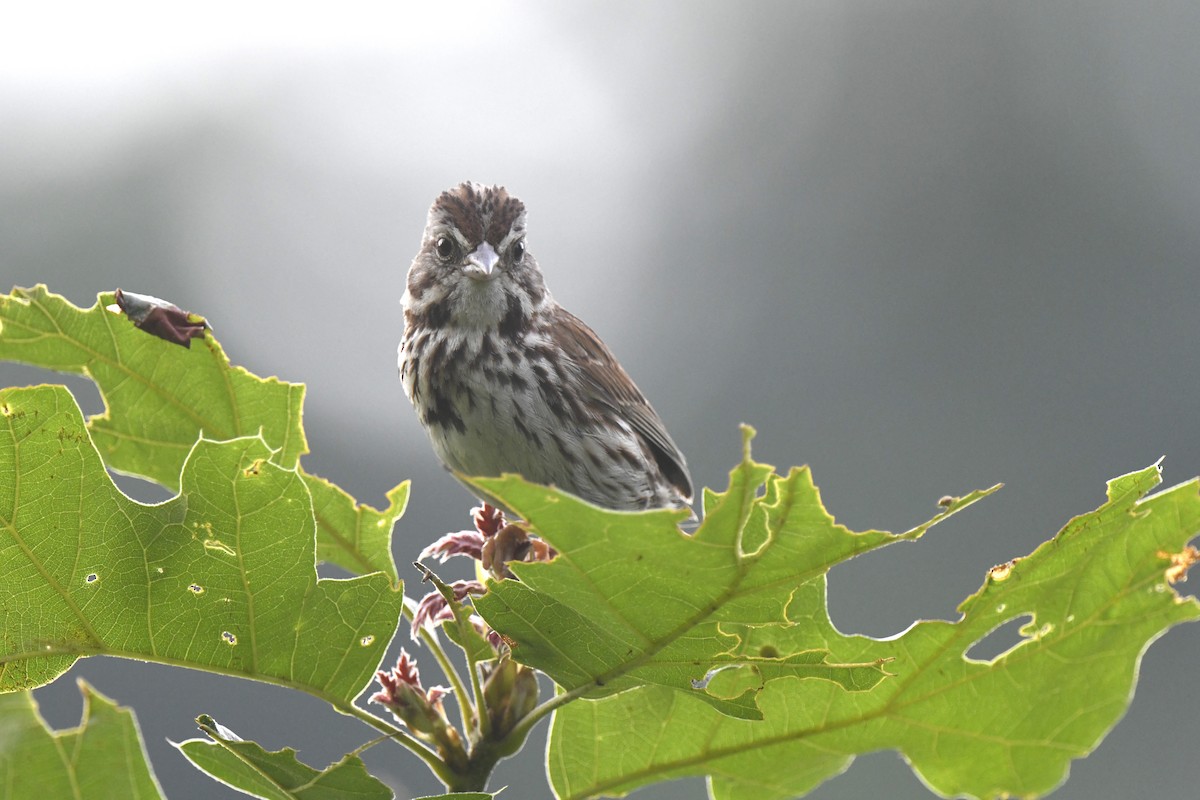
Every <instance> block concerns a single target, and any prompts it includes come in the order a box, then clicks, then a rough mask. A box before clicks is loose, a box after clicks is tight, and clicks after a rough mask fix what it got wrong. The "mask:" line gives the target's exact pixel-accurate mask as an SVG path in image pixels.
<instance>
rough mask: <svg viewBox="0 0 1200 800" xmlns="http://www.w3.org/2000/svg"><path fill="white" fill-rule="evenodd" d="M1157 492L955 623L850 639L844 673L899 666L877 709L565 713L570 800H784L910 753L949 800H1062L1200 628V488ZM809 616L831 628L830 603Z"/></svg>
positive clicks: (1025, 567)
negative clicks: (1162, 665)
mask: <svg viewBox="0 0 1200 800" xmlns="http://www.w3.org/2000/svg"><path fill="white" fill-rule="evenodd" d="M1158 482H1159V474H1158V470H1157V469H1156V468H1154V467H1151V468H1149V469H1146V470H1142V471H1140V472H1136V473H1132V474H1130V475H1127V476H1125V477H1122V478H1118V479H1116V480H1114V481H1112V482H1110V484H1109V489H1108V501H1107V502H1106V503H1105V504H1104V505H1103V506H1101V507H1100V508H1099V509H1098V510H1097V511H1095V512H1092V513H1090V514H1085V515H1083V516H1080V517H1077V518H1076V519H1074V520H1072V521H1071V522H1070V523H1069V524H1068V525H1067V526H1066V528H1064V529H1063V530H1062V532H1060V533H1059V534H1058V535H1057V536H1056V537H1055V538H1054V539H1053V540H1051V541H1049V542H1047V543H1045V544H1043V545H1042V546H1041V547H1039V548H1038V549H1037V550H1036V551H1034V552H1033V553H1032V554H1031V555H1029V556H1028V557H1026V558H1024V559H1020V560H1018V561H1016V562H1014V563H1011V564H1005V565H1001V566H999V567H995V568H993V569H992V570H991V571H990V573H989V574H988V577H987V579H986V581H985V582H984V585H983V587H982V588H981V589H980V590H979V591H978V592H977V593H976V594H974V595H972V596H971V597H969V598H967V599H966V600H965V601H963V603H962V604H961V605H960V606H959V611H960V612H961V613H962V618H961V619H960V620H958V621H957V622H945V621H926V622H918V623H916V624H915V625H913V626H912V627H911V628H909V629H908V630H907V631H906V632H905V633H904V634H902V635H901V636H899V637H896V638H894V639H889V640H886V641H878V640H875V639H870V638H867V637H861V636H855V637H846V638H845V641H843V642H842V643H841V645H840V646H839V647H838V653H839V656H840V657H842V658H845V659H846V660H858V661H870V660H872V659H882V658H886V659H889V660H888V661H887V665H886V667H887V670H888V672H889V677H888V679H886V680H884V681H882V682H880V683H879V684H878V685H876V686H874V687H872V688H871V689H869V690H867V691H860V692H848V691H845V690H844V689H843V688H842V687H839V686H836V685H834V684H832V683H830V682H827V681H814V680H803V679H800V678H798V677H782V678H779V679H777V680H771V681H768V682H767V683H766V685H765V686H764V688H763V689H762V690H761V691H760V692H759V693H758V695H757V704H758V707H759V708H760V709H761V710H762V712H763V721H762V722H746V721H743V720H738V719H734V718H731V717H728V716H723V715H721V714H719V713H716V712H715V711H714V710H713V709H712V708H711V707H710V706H709V705H707V704H705V703H703V702H699V701H698V700H697V699H695V698H694V697H689V696H687V695H686V694H685V693H681V692H677V691H676V692H673V691H666V690H664V689H663V688H661V687H658V686H652V687H643V688H640V689H636V690H633V691H630V692H626V693H624V694H621V695H618V696H616V697H611V698H606V699H603V700H600V701H596V702H589V701H585V702H579V703H574V704H571V705H570V706H568V707H565V708H563V709H561V710H560V711H559V712H558V713H557V715H556V718H555V720H554V724H553V727H552V731H551V742H550V749H549V756H548V761H549V764H550V771H551V780H552V783H553V785H554V787H555V790H556V792H557V794H558V796H559V797H560V798H573V799H575V798H590V797H599V796H613V795H618V794H622V793H624V792H627V791H629V790H631V789H633V788H635V787H637V786H641V785H644V784H647V783H651V782H655V781H661V780H666V779H669V778H676V777H682V776H687V775H708V776H709V780H710V786H711V794H712V797H714V798H716V800H751V798H753V800H776V799H777V800H783V798H790V797H796V796H798V795H801V794H803V793H805V792H807V791H808V790H810V789H811V788H812V787H814V786H816V785H817V784H819V783H820V782H822V781H824V780H826V779H827V778H829V777H831V776H833V775H836V774H838V773H840V772H841V771H843V770H845V769H846V768H847V767H848V766H849V764H850V762H851V761H852V760H853V758H854V756H855V755H856V754H859V753H868V752H872V751H876V750H881V749H895V750H899V751H900V752H901V753H902V754H903V755H904V757H905V758H906V759H907V760H908V762H909V763H910V764H911V765H912V767H913V769H914V770H915V771H916V772H917V773H918V774H919V775H920V777H921V779H922V780H923V781H924V782H925V783H926V784H927V785H928V786H929V787H931V788H932V789H933V790H934V791H935V792H937V793H938V794H940V795H942V796H946V797H951V796H955V797H957V796H967V797H980V798H983V797H987V798H990V797H999V796H1020V797H1036V796H1039V795H1042V794H1045V793H1047V792H1049V791H1051V790H1052V789H1053V788H1054V787H1056V786H1057V785H1058V784H1059V783H1061V782H1062V781H1063V780H1064V779H1065V778H1066V774H1067V770H1068V768H1069V765H1070V761H1071V760H1072V759H1075V758H1082V757H1083V756H1085V755H1087V754H1088V753H1089V752H1091V750H1092V749H1094V748H1095V747H1096V746H1097V745H1098V744H1099V742H1100V741H1101V739H1102V738H1103V737H1104V735H1105V734H1106V733H1107V732H1108V731H1109V730H1110V729H1111V728H1112V726H1113V725H1114V724H1116V722H1117V720H1118V719H1120V717H1121V715H1122V714H1123V713H1124V712H1125V709H1126V708H1127V707H1128V705H1129V702H1130V700H1131V698H1132V694H1133V691H1132V690H1133V686H1134V683H1135V681H1136V679H1137V671H1138V664H1139V662H1140V659H1141V656H1142V653H1143V652H1144V651H1145V649H1146V647H1147V646H1148V645H1149V644H1150V643H1151V642H1152V641H1154V640H1155V639H1156V638H1157V637H1158V636H1160V635H1161V634H1162V633H1163V631H1165V630H1166V629H1168V628H1170V627H1171V626H1173V625H1176V624H1178V623H1181V622H1185V621H1189V620H1194V619H1197V618H1198V617H1200V604H1198V603H1197V602H1196V599H1195V598H1193V597H1186V598H1184V597H1180V596H1179V595H1177V594H1176V592H1175V591H1174V590H1173V588H1172V583H1174V582H1175V581H1178V580H1180V579H1181V578H1183V577H1184V575H1185V574H1186V571H1187V568H1188V567H1189V566H1190V565H1191V564H1192V563H1194V562H1195V561H1197V560H1198V559H1200V552H1197V551H1196V550H1194V549H1192V548H1191V547H1189V546H1188V545H1187V542H1188V540H1189V539H1190V538H1191V537H1192V536H1194V535H1195V534H1196V532H1197V531H1198V530H1200V495H1198V487H1200V482H1198V481H1192V482H1190V483H1187V484H1183V485H1181V486H1177V487H1175V488H1174V489H1171V490H1168V491H1165V492H1162V493H1159V494H1157V495H1154V496H1152V497H1145V495H1146V493H1147V492H1149V491H1150V490H1151V489H1152V488H1153V487H1154V486H1156V485H1157V484H1158ZM756 502H757V501H756ZM775 535H778V534H775ZM843 535H845V536H853V535H854V534H843ZM677 568H678V565H677ZM819 580H820V581H821V582H822V585H823V579H819ZM795 602H796V601H793V605H794V604H795ZM803 602H804V605H803V608H804V609H806V610H807V611H806V613H808V614H809V615H810V616H811V618H812V620H813V622H812V623H810V624H812V625H815V626H816V627H820V628H823V627H824V626H825V625H826V624H827V622H828V620H827V617H826V611H825V606H824V598H823V596H821V595H820V593H819V592H814V593H812V594H810V595H809V596H808V597H807V598H805V599H804V601H803ZM792 613H793V611H792V608H791V607H789V616H790V615H791V614H792ZM1026 616H1028V617H1030V618H1032V621H1031V622H1030V623H1029V624H1027V625H1026V626H1025V627H1024V628H1022V635H1023V636H1024V637H1025V638H1024V640H1023V641H1022V642H1021V643H1020V644H1018V645H1016V646H1015V647H1013V648H1010V649H1009V650H1008V651H1007V652H1005V653H1002V654H1000V655H998V656H997V657H996V658H994V659H991V660H989V661H981V660H976V659H972V658H969V657H968V656H967V653H968V652H970V651H971V650H972V648H973V647H974V646H975V645H976V643H978V642H979V641H980V640H982V639H984V638H986V637H987V636H988V635H989V634H990V633H991V632H992V631H994V630H996V628H998V627H999V626H1001V625H1003V624H1004V623H1006V622H1007V621H1009V620H1012V619H1014V618H1021V617H1026ZM772 646H773V647H776V648H778V647H779V645H778V644H777V643H772Z"/></svg>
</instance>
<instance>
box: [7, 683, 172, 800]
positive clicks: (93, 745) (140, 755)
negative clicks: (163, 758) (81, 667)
mask: <svg viewBox="0 0 1200 800" xmlns="http://www.w3.org/2000/svg"><path fill="white" fill-rule="evenodd" d="M79 691H80V693H81V694H82V695H83V719H82V720H81V721H80V723H79V727H78V728H75V729H74V730H69V731H62V732H60V733H55V732H54V731H52V730H50V728H49V727H47V725H46V723H45V721H44V720H43V719H42V717H41V715H40V714H39V713H38V707H37V701H36V700H34V698H33V695H32V694H31V693H29V692H13V693H11V694H0V721H2V722H3V727H2V728H0V787H3V796H4V797H10V798H46V800H50V798H58V797H71V798H76V800H109V798H113V797H121V798H130V800H151V798H161V797H162V796H163V795H162V790H161V789H160V788H159V786H158V782H157V781H156V780H155V778H154V773H153V772H152V771H151V770H150V764H149V762H148V761H147V760H146V751H145V748H144V747H143V745H142V737H141V734H140V733H139V732H138V726H137V720H136V719H134V716H133V711H131V710H129V709H126V708H120V707H118V706H117V705H116V704H115V703H113V702H112V701H111V700H109V699H108V698H107V697H105V696H104V695H102V694H100V693H99V692H97V691H96V690H95V689H93V688H92V687H91V686H89V685H88V684H87V683H85V682H84V681H79Z"/></svg>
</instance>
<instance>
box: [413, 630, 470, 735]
mask: <svg viewBox="0 0 1200 800" xmlns="http://www.w3.org/2000/svg"><path fill="white" fill-rule="evenodd" d="M405 610H406V611H407V608H406V609H405ZM421 641H423V642H424V643H425V646H426V647H428V648H429V652H431V653H433V657H434V658H435V659H437V662H438V666H439V667H441V668H442V673H443V674H445V676H446V680H448V681H450V686H451V687H452V688H453V689H454V701H455V702H456V703H458V711H459V714H460V715H461V716H462V723H463V730H464V731H469V730H470V729H472V728H474V727H475V726H476V722H475V720H476V714H477V713H479V712H478V709H477V708H476V707H475V705H474V704H472V702H471V699H470V698H469V697H467V692H466V688H465V685H464V684H463V680H462V676H461V675H459V674H458V670H457V669H455V668H454V663H453V662H452V661H451V660H450V656H448V655H447V654H446V650H445V648H444V647H442V643H441V641H440V640H439V639H438V637H437V635H436V634H434V633H433V632H431V631H430V630H428V629H427V628H425V627H424V626H422V627H421Z"/></svg>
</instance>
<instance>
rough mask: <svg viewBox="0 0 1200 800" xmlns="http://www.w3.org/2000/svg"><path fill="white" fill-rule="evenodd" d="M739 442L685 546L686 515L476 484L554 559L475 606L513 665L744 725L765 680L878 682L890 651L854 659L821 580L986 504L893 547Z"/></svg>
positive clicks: (591, 691) (855, 686) (797, 473)
mask: <svg viewBox="0 0 1200 800" xmlns="http://www.w3.org/2000/svg"><path fill="white" fill-rule="evenodd" d="M751 435H752V433H751V432H750V431H749V430H748V429H747V431H746V434H745V437H746V445H745V456H744V458H743V461H742V463H741V464H740V465H739V466H738V467H737V468H736V469H734V470H733V472H732V473H731V476H730V487H729V490H728V491H727V492H725V493H723V494H716V493H712V492H709V493H708V494H707V496H706V497H705V508H706V515H705V520H704V523H703V524H702V525H701V526H700V528H699V530H697V531H696V533H695V535H694V536H687V535H685V534H683V533H682V532H680V531H679V529H678V527H677V523H678V522H679V520H680V519H681V516H682V513H683V512H678V511H655V512H647V513H639V514H629V513H620V512H612V511H605V510H603V509H600V508H596V507H595V506H591V505H588V504H586V503H583V502H582V501H580V500H577V499H575V498H572V497H571V496H569V495H566V494H563V493H561V492H558V491H556V490H554V489H548V488H545V487H541V486H537V485H534V484H530V483H526V482H525V481H523V480H521V479H520V478H518V477H516V476H504V477H502V478H494V479H492V478H489V479H483V478H480V479H474V480H473V481H472V482H473V483H474V484H475V486H477V487H478V488H479V489H480V490H481V491H483V492H485V493H488V494H490V495H493V496H496V497H498V498H500V499H501V501H502V503H503V505H505V506H507V507H508V508H511V509H512V510H513V511H514V512H516V513H517V514H518V515H519V516H520V517H521V518H523V519H525V520H527V521H528V524H529V525H530V527H531V528H532V529H533V530H535V531H536V532H537V533H538V534H540V535H541V536H543V537H544V538H545V539H547V540H548V541H549V542H550V543H551V544H552V545H553V546H554V547H555V549H557V550H558V552H559V555H558V557H557V558H556V559H554V560H553V561H551V562H548V563H533V564H513V565H511V568H512V570H513V571H514V572H515V573H516V574H517V575H518V576H519V577H520V579H521V580H520V581H519V582H518V581H501V582H492V583H491V584H490V585H489V591H488V593H487V594H486V595H484V596H483V597H479V598H476V599H475V600H474V603H475V607H476V609H478V610H479V613H480V614H481V615H482V616H483V617H484V619H485V620H487V622H488V624H489V625H491V626H492V627H493V628H495V629H496V630H497V631H500V632H501V633H502V634H503V635H504V636H506V637H508V639H509V640H511V642H512V652H513V658H515V659H516V660H518V661H520V662H522V663H525V664H528V665H529V666H532V667H535V668H537V669H540V670H542V671H543V672H545V673H547V674H548V675H549V676H550V677H551V678H553V679H554V680H555V682H557V683H558V684H559V686H561V687H563V689H565V690H567V691H569V692H575V693H577V694H580V695H583V696H587V697H593V698H594V697H602V696H605V695H608V694H613V693H616V692H620V691H624V690H627V689H632V688H635V687H638V686H644V685H647V684H653V685H659V686H664V687H668V688H672V689H676V690H680V691H684V692H686V693H687V694H689V695H692V696H695V697H697V698H700V699H703V700H704V701H705V702H707V703H709V704H710V705H712V706H713V707H714V708H716V709H718V710H720V711H721V712H722V713H725V714H731V715H734V716H738V717H743V718H747V719H754V718H759V717H761V716H762V712H761V710H760V709H759V707H758V705H757V704H756V702H755V697H756V694H757V692H758V690H759V689H761V687H762V686H763V685H764V683H765V682H766V681H769V680H772V679H776V678H781V677H786V676H794V677H802V678H819V679H822V682H823V683H825V682H828V684H829V685H830V686H836V687H838V688H839V691H842V690H848V691H854V692H860V691H866V690H869V689H871V688H872V687H873V686H875V685H877V684H878V683H879V682H880V681H882V680H884V678H885V677H886V676H887V675H888V665H887V661H888V659H890V658H893V657H894V655H893V654H892V652H891V651H890V650H881V651H879V652H875V653H871V654H868V655H864V654H863V653H862V652H860V648H858V647H855V646H853V643H852V642H851V640H849V639H847V637H844V636H842V635H841V634H839V633H838V632H837V631H836V630H835V629H834V627H833V625H832V623H831V622H830V621H829V617H828V615H826V614H825V613H824V603H825V572H826V570H828V568H829V566H830V565H832V564H835V563H837V562H839V561H844V560H845V559H848V558H851V557H853V556H855V555H857V554H859V553H862V552H865V551H867V550H871V549H873V548H876V547H879V546H882V545H885V544H888V543H890V542H894V541H897V540H899V539H913V538H916V537H919V536H920V535H922V534H923V533H924V532H925V531H926V530H927V529H928V528H929V527H930V526H931V525H933V524H935V523H936V522H939V521H940V520H942V519H945V518H946V517H947V516H949V515H950V514H952V513H955V512H956V511H958V510H959V509H961V508H964V507H966V506H967V505H969V504H970V503H972V502H974V501H975V500H977V499H979V498H980V497H982V496H984V495H985V494H987V492H975V493H973V494H971V495H968V496H966V497H964V498H961V499H960V500H958V501H957V502H955V503H954V504H952V505H951V506H950V507H949V508H946V509H945V510H943V512H942V513H941V514H939V515H938V516H937V517H935V518H934V519H932V520H931V521H929V522H928V523H925V524H924V525H921V526H919V527H917V528H915V529H913V530H911V531H909V532H908V533H905V534H902V535H900V536H894V535H892V534H889V533H882V532H879V531H869V532H867V533H859V534H852V533H850V532H849V531H847V530H846V529H845V528H843V527H841V526H839V525H836V524H835V523H834V521H833V518H832V517H830V516H829V515H828V513H827V512H826V511H825V510H824V509H823V508H822V507H821V504H820V499H819V496H818V494H817V490H816V488H815V487H814V486H813V485H812V481H811V478H810V475H809V472H808V470H806V469H797V470H793V471H792V472H791V473H789V475H788V476H787V477H786V478H784V477H780V476H778V475H775V474H773V473H772V470H771V468H770V467H767V466H764V465H762V464H756V463H754V462H753V461H751V460H750V456H749V439H750V437H751ZM760 490H762V494H761V496H760ZM989 491H991V490H989ZM697 687H705V688H697Z"/></svg>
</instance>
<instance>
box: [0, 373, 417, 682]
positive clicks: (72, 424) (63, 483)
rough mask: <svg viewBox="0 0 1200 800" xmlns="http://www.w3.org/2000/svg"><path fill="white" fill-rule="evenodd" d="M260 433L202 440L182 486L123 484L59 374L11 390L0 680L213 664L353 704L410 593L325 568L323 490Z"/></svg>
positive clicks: (2, 438) (6, 401) (0, 550)
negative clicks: (158, 489) (140, 489)
mask: <svg viewBox="0 0 1200 800" xmlns="http://www.w3.org/2000/svg"><path fill="white" fill-rule="evenodd" d="M271 454H272V450H271V448H270V447H269V446H268V445H267V444H266V443H265V442H264V441H263V440H262V439H261V438H259V437H247V438H241V439H235V440H232V441H228V442H212V441H208V440H201V441H199V442H197V443H196V445H195V446H194V447H193V448H192V451H191V454H190V455H189V457H188V459H187V461H186V462H185V464H184V467H183V471H182V478H181V489H180V494H179V496H178V497H175V498H174V499H172V500H169V501H167V502H165V503H162V504H160V505H155V506H145V505H141V504H139V503H137V502H135V501H133V500H130V499H129V498H128V497H126V496H125V495H123V494H121V492H119V491H118V490H117V489H116V487H115V486H113V484H112V481H111V480H110V479H109V477H108V474H107V473H106V472H105V470H104V465H103V464H102V463H101V461H100V456H99V454H98V453H97V452H96V449H95V448H94V447H93V446H92V443H91V441H90V439H89V438H88V434H87V430H86V428H85V427H84V424H83V417H82V414H81V413H80V411H79V407H78V406H77V405H76V404H75V402H74V400H73V398H72V397H71V395H70V394H69V393H68V392H67V391H66V389H64V388H63V387H61V386H41V387H34V388H28V389H6V390H0V475H5V476H11V480H7V481H5V482H3V483H2V484H0V526H2V527H0V574H3V575H4V580H3V581H2V582H0V615H2V616H0V627H2V630H3V638H2V641H0V691H12V690H14V689H23V688H29V687H32V686H39V685H41V684H44V683H47V682H49V681H50V680H53V679H54V678H55V677H57V676H58V675H59V674H61V673H62V672H63V671H65V670H66V669H67V668H68V667H70V665H71V664H72V663H73V662H74V660H75V659H76V658H77V657H79V656H83V655H98V654H105V655H118V656H125V657H129V658H137V659H142V660H147V661H157V662H161V663H165V664H176V665H182V666H189V667H197V668H202V669H208V670H211V671H215V672H221V673H225V674H232V675H240V676H244V677H251V678H257V679H261V680H266V681H271V682H273V683H278V684H282V685H286V686H292V687H295V688H299V689H303V690H305V691H309V692H311V693H313V694H315V695H317V696H319V697H323V698H324V699H327V700H329V701H330V702H333V703H335V704H346V703H349V702H350V700H352V699H353V698H354V697H355V696H356V695H357V694H358V693H359V692H360V691H361V690H362V688H363V687H364V686H365V685H366V684H367V682H368V680H369V679H370V677H371V674H372V673H373V672H374V670H375V669H376V668H377V667H378V665H379V663H380V660H381V659H382V657H383V654H384V650H385V649H386V647H387V644H388V642H389V641H390V640H391V638H392V635H393V634H394V633H395V629H396V625H397V623H398V620H399V617H400V609H401V605H402V599H403V595H402V593H401V592H400V591H399V590H398V588H396V587H394V586H393V585H392V583H391V581H390V579H389V578H388V577H387V576H386V575H384V574H381V573H374V574H372V575H367V576H364V577H360V578H355V579H352V580H318V579H317V575H316V566H315V544H314V523H313V512H312V500H311V497H310V495H309V491H308V488H307V486H306V483H305V481H304V480H303V478H302V477H301V476H300V475H299V474H298V473H297V471H296V470H294V469H284V468H282V467H280V466H278V465H276V464H275V463H273V462H271V461H270V457H271Z"/></svg>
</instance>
